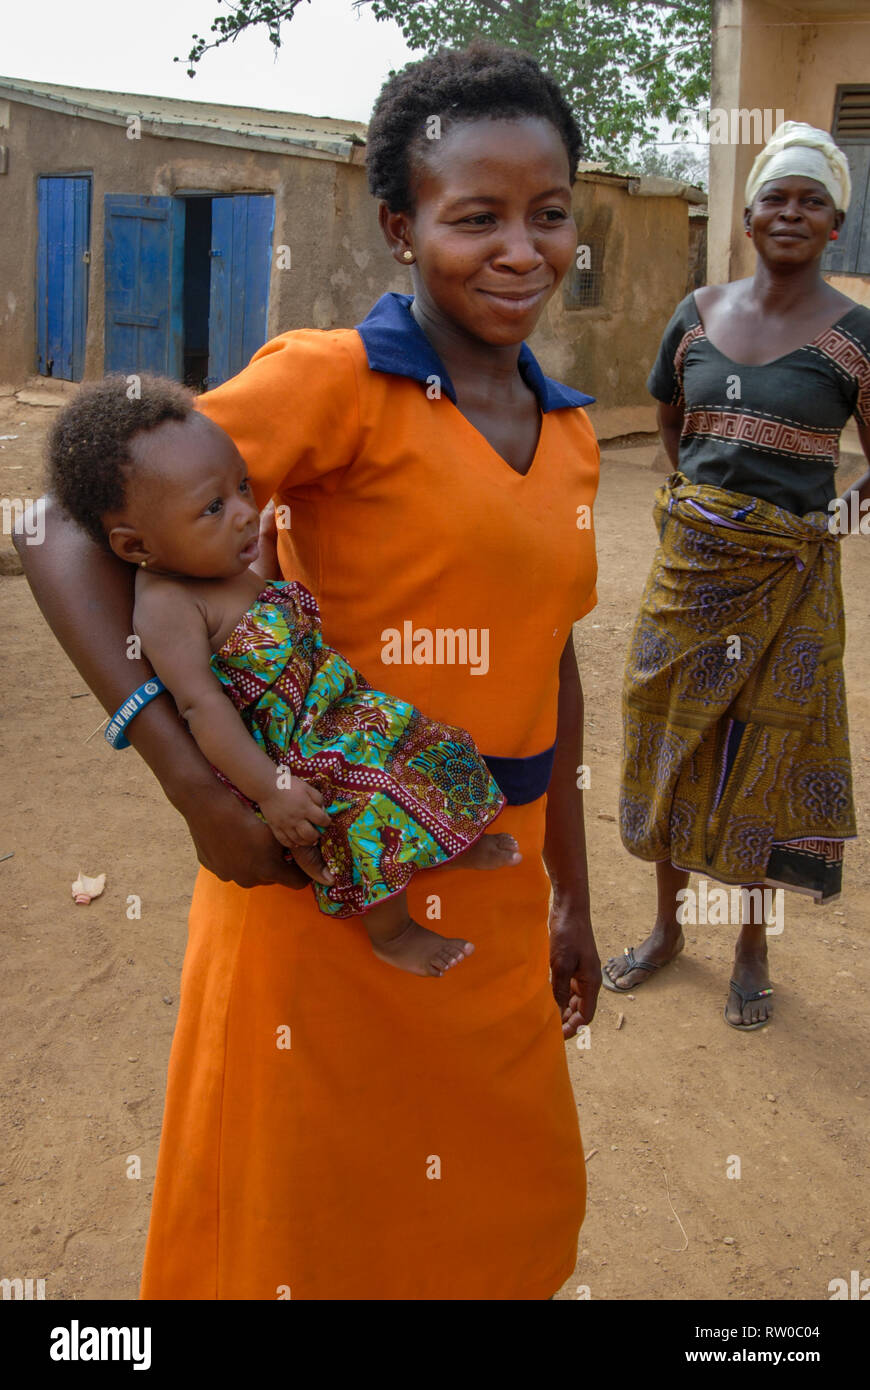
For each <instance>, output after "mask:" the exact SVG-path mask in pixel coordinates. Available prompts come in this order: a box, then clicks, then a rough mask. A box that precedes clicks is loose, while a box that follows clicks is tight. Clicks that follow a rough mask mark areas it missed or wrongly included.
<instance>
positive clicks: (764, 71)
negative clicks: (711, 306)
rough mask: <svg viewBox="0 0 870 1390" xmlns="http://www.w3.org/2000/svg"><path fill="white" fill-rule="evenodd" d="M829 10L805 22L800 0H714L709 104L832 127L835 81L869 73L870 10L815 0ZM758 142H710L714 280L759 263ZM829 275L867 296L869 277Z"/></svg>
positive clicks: (848, 290) (710, 267)
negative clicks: (790, 2) (748, 219)
mask: <svg viewBox="0 0 870 1390" xmlns="http://www.w3.org/2000/svg"><path fill="white" fill-rule="evenodd" d="M828 8H829V9H830V18H831V19H832V20H834V19H835V20H836V22H830V23H826V22H825V20H826V19H827V18H828V15H827V14H826V13H817V14H816V15H813V16H812V17H811V18H818V20H819V21H820V22H818V23H812V22H808V17H807V16H806V15H805V14H803V13H802V12H801V6H800V0H796V3H795V4H794V6H791V7H789V8H788V9H784V8H782V7H780V6H778V5H774V4H770V3H766V0H714V7H713V32H714V48H713V88H712V95H711V101H710V105H711V107H713V108H720V109H724V110H731V109H738V110H739V109H741V108H745V109H749V110H751V109H753V108H756V107H757V108H759V109H760V110H762V111H763V110H764V109H765V108H767V109H769V110H772V111H776V110H778V109H780V108H781V109H782V110H783V112H784V119H785V120H787V121H807V122H809V124H810V125H815V126H819V127H820V128H821V129H823V130H830V129H831V125H832V123H833V118H834V103H835V99H836V92H837V87H838V86H841V85H846V84H851V83H866V82H867V80H868V76H870V26H868V24H867V19H868V17H870V10H868V7H867V0H858V3H854V0H853V3H850V0H845V3H841V2H840V0H831V3H830V6H829V7H828V6H824V5H821V4H819V3H818V0H816V4H815V9H816V11H824V10H827V9H828ZM844 12H845V13H844ZM850 16H851V17H850ZM761 144H763V141H762V142H761ZM761 144H758V145H740V144H737V145H725V144H721V145H713V144H711V146H710V230H709V238H708V252H707V279H708V282H709V283H711V284H719V283H723V282H724V281H726V280H739V279H741V278H742V277H744V276H747V275H751V274H752V273H753V270H754V268H755V253H754V251H753V249H752V244H751V242H750V241H749V239H748V238H747V236H746V234H745V232H744V230H743V208H744V192H743V190H744V185H745V183H746V177H747V175H748V173H749V170H750V169H751V168H752V164H753V161H754V159H755V156H756V155H757V154H758V152H759V150H760V149H761ZM828 278H830V280H831V283H832V284H834V285H836V287H837V288H838V289H840V290H842V292H843V293H844V294H847V295H849V296H850V297H851V298H852V299H856V300H859V301H860V302H861V303H864V304H866V303H868V302H870V277H862V276H853V275H847V276H838V277H834V276H831V277H828Z"/></svg>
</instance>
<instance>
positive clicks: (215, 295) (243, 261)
mask: <svg viewBox="0 0 870 1390" xmlns="http://www.w3.org/2000/svg"><path fill="white" fill-rule="evenodd" d="M274 222H275V199H274V198H273V197H272V195H271V194H269V193H237V194H234V195H233V196H232V197H229V198H215V199H213V201H212V221H211V297H210V301H209V321H208V385H209V386H217V385H218V384H219V383H220V382H222V381H227V380H228V379H229V377H231V376H235V375H236V373H237V372H240V371H241V370H242V368H243V367H246V366H247V364H248V362H249V361H250V359H251V358H252V357H253V355H254V353H255V352H256V351H257V349H258V348H261V347H262V346H263V344H264V343H265V341H266V314H267V310H268V307H269V278H270V274H271V268H272V228H273V226H274Z"/></svg>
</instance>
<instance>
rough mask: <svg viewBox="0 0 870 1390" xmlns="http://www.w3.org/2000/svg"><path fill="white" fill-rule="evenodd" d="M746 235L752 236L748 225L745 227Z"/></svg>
mask: <svg viewBox="0 0 870 1390" xmlns="http://www.w3.org/2000/svg"><path fill="white" fill-rule="evenodd" d="M746 235H747V236H752V232H751V231H750V230H749V228H748V227H747V228H746Z"/></svg>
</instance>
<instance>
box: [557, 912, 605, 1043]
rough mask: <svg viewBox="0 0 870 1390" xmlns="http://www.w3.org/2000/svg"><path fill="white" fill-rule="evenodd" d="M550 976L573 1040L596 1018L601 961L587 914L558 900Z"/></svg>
mask: <svg viewBox="0 0 870 1390" xmlns="http://www.w3.org/2000/svg"><path fill="white" fill-rule="evenodd" d="M550 976H551V983H552V987H553V996H554V998H555V1000H556V1003H557V1004H558V1005H559V1011H560V1013H561V1015H562V1035H563V1037H565V1038H573V1037H574V1035H575V1033H576V1032H577V1029H578V1028H581V1027H583V1026H584V1025H585V1024H587V1023H591V1022H592V1019H593V1018H594V1016H595V1006H596V1003H597V1000H598V991H599V990H600V989H601V960H600V957H599V955H598V951H597V948H596V946H595V938H594V936H593V934H592V926H591V923H590V922H589V919H588V917H587V916H586V913H585V911H584V910H581V909H580V908H579V907H577V906H575V905H573V904H572V903H571V902H570V901H567V900H566V899H564V898H558V897H555V896H554V898H553V906H552V908H551V909H550Z"/></svg>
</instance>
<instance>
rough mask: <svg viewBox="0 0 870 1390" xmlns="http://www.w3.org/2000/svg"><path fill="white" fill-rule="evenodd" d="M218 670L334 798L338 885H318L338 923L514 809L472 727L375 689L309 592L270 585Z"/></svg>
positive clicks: (262, 731) (262, 736)
mask: <svg viewBox="0 0 870 1390" xmlns="http://www.w3.org/2000/svg"><path fill="white" fill-rule="evenodd" d="M211 665H212V669H213V671H214V672H215V674H216V675H217V677H218V679H219V680H220V682H221V684H222V685H223V687H224V690H225V691H226V693H227V694H228V695H229V697H230V699H231V700H232V702H233V704H234V705H235V706H236V709H237V710H238V711H239V713H240V714H241V716H242V718H243V719H244V721H245V724H246V725H247V727H248V728H249V730H250V731H251V734H252V735H253V737H254V738H255V739H256V741H257V743H258V744H259V745H260V747H261V748H262V749H263V751H264V752H265V753H267V754H268V756H269V757H270V758H271V759H272V760H273V762H275V763H276V764H280V765H283V766H284V767H285V768H287V769H288V770H289V772H290V774H291V775H292V776H294V777H299V778H301V780H302V781H304V782H308V783H309V784H310V785H311V786H313V787H316V788H317V790H318V791H319V792H320V793H321V795H322V796H323V800H324V805H325V807H326V810H327V812H328V813H329V816H330V818H331V822H332V823H331V825H330V826H329V828H328V829H326V830H324V832H323V835H322V837H321V841H320V850H321V853H322V855H323V860H324V862H325V864H326V865H327V866H328V868H329V869H330V870H331V872H332V874H333V875H334V878H335V883H334V884H332V885H331V886H330V887H324V886H323V885H322V884H319V883H313V884H312V887H313V889H314V893H315V896H316V898H317V901H318V904H319V906H320V908H321V911H323V912H325V913H328V914H329V915H330V916H333V917H350V916H353V915H355V914H358V913H360V912H364V911H366V909H367V908H369V907H372V906H373V905H374V904H375V903H379V902H383V900H384V899H385V898H390V897H392V896H393V895H394V894H395V893H399V892H401V891H402V890H403V889H404V888H405V886H406V885H407V883H408V880H409V879H410V878H411V875H412V874H413V873H415V872H416V871H417V870H418V869H433V868H435V867H436V866H437V865H438V864H444V863H446V862H447V861H448V860H449V859H453V858H455V857H456V855H458V854H461V853H462V852H463V850H466V849H468V847H469V845H472V844H473V843H474V841H475V840H477V839H478V838H479V837H480V836H481V835H482V834H483V832H484V831H485V830H486V828H487V826H488V825H490V824H491V822H492V821H493V820H495V818H496V816H497V815H498V814H499V812H500V811H501V809H502V807H503V806H504V804H505V798H504V796H503V795H502V793H501V792H500V791H499V788H498V786H497V785H496V783H495V781H494V780H493V777H492V774H491V773H490V771H489V769H488V768H487V766H486V763H485V762H484V761H483V759H482V758H481V756H480V754H479V753H478V751H477V749H476V747H475V745H474V742H473V740H472V738H471V737H470V735H469V734H467V733H466V732H465V730H464V729H456V728H452V727H451V726H450V725H447V724H437V723H435V722H434V721H433V720H431V719H427V718H426V717H425V716H424V715H422V714H421V713H420V711H419V710H417V709H415V708H414V706H413V705H410V704H408V702H407V701H406V700H399V699H395V698H394V697H393V696H391V695H386V694H384V692H383V691H382V690H373V689H372V687H371V686H370V685H369V683H368V681H367V680H365V679H364V677H363V676H361V675H360V674H359V672H358V671H355V670H354V668H353V667H352V666H351V665H350V664H349V662H347V661H345V659H344V657H343V656H341V655H340V654H339V653H338V652H336V651H334V650H333V649H332V647H328V646H327V645H326V643H325V642H324V641H323V637H322V634H321V630H320V611H319V609H318V607H317V601H316V599H315V598H314V596H313V594H311V593H309V591H308V590H307V589H306V588H305V587H304V586H303V585H302V584H297V583H290V582H287V581H286V580H280V581H275V582H270V583H268V584H266V586H265V587H264V588H263V590H262V591H261V593H260V594H259V596H258V598H257V601H256V602H255V603H254V604H253V605H252V606H251V608H249V609H248V612H247V613H245V615H244V616H243V617H242V618H241V619H240V621H239V622H238V623H237V624H236V626H235V628H234V629H233V631H232V632H231V633H230V635H229V637H228V638H227V640H226V642H224V644H223V646H222V647H221V648H220V650H219V651H218V652H216V653H215V655H214V656H213V657H212V659H211ZM219 775H220V774H219ZM221 780H223V781H226V780H227V779H226V778H223V777H222V779H221ZM233 790H237V789H236V788H233ZM245 799H246V798H245Z"/></svg>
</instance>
